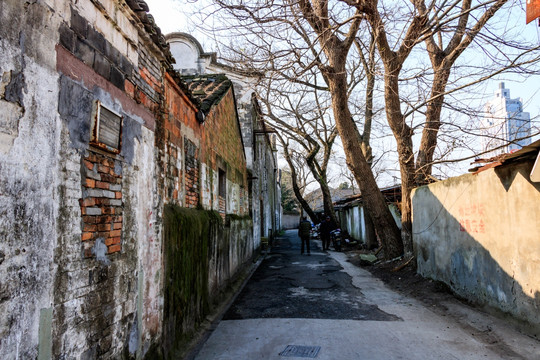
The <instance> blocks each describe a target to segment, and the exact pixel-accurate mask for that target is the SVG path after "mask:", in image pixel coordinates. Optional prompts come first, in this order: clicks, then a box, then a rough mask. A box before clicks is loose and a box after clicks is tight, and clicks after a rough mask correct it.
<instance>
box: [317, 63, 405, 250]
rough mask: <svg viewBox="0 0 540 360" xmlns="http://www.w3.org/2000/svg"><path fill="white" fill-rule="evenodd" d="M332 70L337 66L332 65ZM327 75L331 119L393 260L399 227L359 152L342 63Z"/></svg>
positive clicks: (366, 204) (359, 143)
mask: <svg viewBox="0 0 540 360" xmlns="http://www.w3.org/2000/svg"><path fill="white" fill-rule="evenodd" d="M334 67H336V65H335V63H334ZM327 75H328V79H329V87H330V93H331V96H332V108H333V112H334V118H335V121H336V125H337V129H338V131H339V135H340V137H341V141H342V142H343V148H344V150H345V156H346V159H347V165H348V166H349V168H350V169H351V172H352V173H353V174H354V176H355V179H356V182H357V183H358V187H359V188H360V191H361V193H362V198H363V199H364V203H365V206H366V209H367V210H368V212H369V214H370V215H371V218H372V219H373V224H374V226H375V229H376V231H377V234H379V236H380V239H381V243H382V246H383V249H384V255H385V257H386V258H387V259H392V258H395V257H397V256H400V255H401V254H402V253H403V243H402V242H401V238H400V235H399V228H398V227H397V225H396V222H395V221H394V218H393V217H392V214H391V213H390V210H389V209H388V205H387V204H386V201H385V199H384V197H383V195H382V193H381V191H380V190H379V188H378V186H377V183H376V182H375V178H374V176H373V173H372V172H371V167H370V166H369V164H368V162H367V161H366V158H365V157H364V154H363V152H362V147H361V143H362V141H361V136H360V133H359V132H358V128H357V127H356V125H355V123H354V121H353V119H352V117H351V113H350V111H349V106H348V98H347V79H346V72H345V66H344V62H343V66H339V67H337V68H335V70H334V71H333V72H330V73H328V74H327Z"/></svg>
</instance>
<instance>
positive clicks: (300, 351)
mask: <svg viewBox="0 0 540 360" xmlns="http://www.w3.org/2000/svg"><path fill="white" fill-rule="evenodd" d="M319 350H321V347H320V346H300V345H287V347H286V348H285V350H283V351H282V352H280V353H279V356H296V357H305V358H312V359H313V358H316V357H317V354H319Z"/></svg>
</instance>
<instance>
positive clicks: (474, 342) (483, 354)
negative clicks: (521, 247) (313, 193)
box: [196, 231, 540, 360]
mask: <svg viewBox="0 0 540 360" xmlns="http://www.w3.org/2000/svg"><path fill="white" fill-rule="evenodd" d="M454 306H457V308H452V307H454ZM447 307H448V308H449V309H450V308H452V309H451V310H452V311H453V313H454V314H460V316H459V318H460V319H461V320H460V321H456V317H455V316H446V314H440V313H437V312H434V311H432V310H431V309H429V307H427V306H426V305H425V304H422V303H420V302H419V301H417V300H415V299H413V298H408V297H406V296H404V295H400V294H398V293H396V292H394V291H392V290H390V289H388V288H387V287H386V286H385V285H384V284H383V283H382V282H381V281H379V280H378V279H376V278H374V277H373V276H372V275H371V274H370V273H369V272H367V271H365V270H363V269H361V268H358V267H356V266H354V265H352V264H351V263H349V262H348V261H347V257H346V255H345V254H343V253H337V252H333V251H330V253H324V252H322V251H321V248H320V243H319V242H315V243H313V242H312V251H311V256H307V255H300V240H299V238H298V237H297V236H296V231H288V232H286V234H285V236H284V237H282V238H278V239H277V240H275V243H274V246H273V248H272V250H271V252H270V254H268V255H267V257H266V258H265V260H264V261H263V262H262V263H261V265H260V266H259V268H258V269H257V270H256V271H255V273H254V274H253V276H252V277H251V279H250V280H249V281H248V282H247V284H246V286H245V287H244V289H243V290H242V291H241V292H240V294H239V295H238V297H237V298H236V300H235V301H234V303H233V304H232V305H231V307H230V308H229V310H228V311H227V312H226V313H225V315H224V317H223V319H222V321H221V322H220V323H219V325H218V326H217V328H216V329H215V330H214V332H213V333H212V335H211V336H210V337H209V339H208V340H207V341H206V343H205V344H204V345H203V347H202V348H201V350H200V351H199V354H198V355H197V356H196V359H198V360H204V359H212V360H216V359H220V360H225V359H235V360H236V359H241V360H243V359H281V360H286V359H307V358H315V359H332V360H339V359H415V360H416V359H490V360H491V359H540V347H539V343H538V341H537V340H535V339H532V338H530V337H527V336H524V335H521V334H520V333H518V332H517V331H515V330H513V329H511V328H508V327H506V326H505V324H504V322H501V321H498V320H497V319H493V318H492V317H490V316H489V315H487V314H483V313H477V312H475V311H474V310H473V309H471V308H468V307H460V305H459V304H457V305H456V304H451V305H450V304H447ZM463 319H465V320H467V321H465V320H463ZM475 327H476V328H475ZM484 327H485V328H489V336H483V337H482V336H480V337H479V336H473V335H474V334H477V333H478V329H479V328H482V329H484ZM471 329H472V330H477V331H471Z"/></svg>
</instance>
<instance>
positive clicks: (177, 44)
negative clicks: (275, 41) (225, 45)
mask: <svg viewBox="0 0 540 360" xmlns="http://www.w3.org/2000/svg"><path fill="white" fill-rule="evenodd" d="M165 38H166V39H167V42H168V43H169V45H170V47H171V52H172V54H173V55H174V57H175V59H176V63H175V64H174V65H173V66H174V68H175V69H176V70H177V71H178V72H179V73H180V74H182V75H187V76H189V75H197V74H226V76H227V77H228V78H229V79H230V80H231V82H232V83H233V87H234V93H235V99H236V104H237V112H238V118H239V121H240V126H241V129H242V138H243V142H244V148H245V154H246V162H247V168H248V171H249V177H248V181H249V187H250V189H251V191H250V215H251V217H252V219H253V225H254V226H253V239H254V241H255V244H256V246H258V245H259V241H260V238H261V237H265V238H268V237H271V236H272V235H273V232H275V231H276V229H279V228H281V206H280V204H281V190H280V189H279V184H280V181H279V169H278V164H277V148H276V139H275V136H272V131H273V130H272V129H270V128H268V126H266V124H265V122H264V119H263V118H262V116H261V115H260V111H259V105H258V103H257V99H256V96H255V88H256V85H257V81H258V78H259V76H260V74H257V73H255V72H253V71H239V70H237V69H233V68H231V67H230V66H227V65H224V64H221V63H219V62H218V61H217V59H216V54H215V53H211V52H205V51H204V50H203V48H202V46H201V44H200V43H199V42H198V41H197V39H195V38H194V37H193V36H191V35H189V34H185V33H171V34H167V35H166V36H165Z"/></svg>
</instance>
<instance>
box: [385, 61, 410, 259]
mask: <svg viewBox="0 0 540 360" xmlns="http://www.w3.org/2000/svg"><path fill="white" fill-rule="evenodd" d="M399 69H400V65H398V64H397V62H387V63H385V75H384V83H385V84H384V85H385V90H384V98H385V104H386V117H387V119H388V123H389V124H390V128H391V129H392V132H393V133H394V137H395V139H396V143H397V151H398V154H399V165H400V174H401V238H402V240H403V247H404V250H405V254H406V255H407V256H410V255H412V253H413V243H412V204H411V191H412V189H413V188H414V187H415V182H414V179H415V177H414V174H415V167H414V151H413V142H412V134H413V132H412V129H411V128H410V127H409V126H408V125H407V124H406V123H405V119H404V117H403V114H402V112H401V104H400V99H399V85H398V76H397V75H398V74H399Z"/></svg>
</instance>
